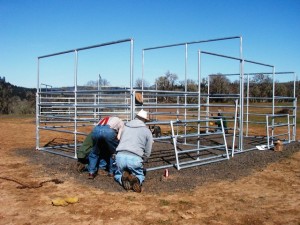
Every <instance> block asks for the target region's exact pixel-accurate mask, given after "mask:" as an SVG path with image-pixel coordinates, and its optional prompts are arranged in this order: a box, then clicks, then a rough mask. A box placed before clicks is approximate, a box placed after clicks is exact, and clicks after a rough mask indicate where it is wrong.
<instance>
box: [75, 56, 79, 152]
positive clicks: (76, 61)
mask: <svg viewBox="0 0 300 225" xmlns="http://www.w3.org/2000/svg"><path fill="white" fill-rule="evenodd" d="M74 53H75V62H74V101H75V102H74V103H75V104H74V125H75V126H74V148H75V156H74V157H75V158H77V119H78V118H77V69H78V51H77V50H75V51H74Z"/></svg>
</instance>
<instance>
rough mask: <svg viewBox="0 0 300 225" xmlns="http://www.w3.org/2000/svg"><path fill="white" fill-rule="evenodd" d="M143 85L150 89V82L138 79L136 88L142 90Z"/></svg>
mask: <svg viewBox="0 0 300 225" xmlns="http://www.w3.org/2000/svg"><path fill="white" fill-rule="evenodd" d="M142 84H143V86H144V87H149V86H150V85H149V82H148V81H146V80H145V79H144V81H143V79H141V78H138V79H136V81H135V87H137V88H142Z"/></svg>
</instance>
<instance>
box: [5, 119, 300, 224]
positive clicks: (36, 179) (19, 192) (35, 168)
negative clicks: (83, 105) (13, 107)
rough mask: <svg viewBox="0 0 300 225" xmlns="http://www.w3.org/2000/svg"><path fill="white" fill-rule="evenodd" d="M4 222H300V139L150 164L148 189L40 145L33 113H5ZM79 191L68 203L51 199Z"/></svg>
mask: <svg viewBox="0 0 300 225" xmlns="http://www.w3.org/2000/svg"><path fill="white" fill-rule="evenodd" d="M0 140H1V141H0V142H1V145H0V151H1V161H0V169H1V170H0V205H1V207H0V224H23V225H30V224H83V225H85V224H100V225H101V224H124V225H126V224H130V225H132V224H146V225H147V224H243V225H244V224H245V225H247V224H249V225H255V224H257V225H258V224H259V225H260V224H293V225H294V224H295V225H299V224H300V143H299V142H294V143H291V144H289V145H286V146H285V148H284V151H282V152H274V151H271V150H268V151H249V152H245V153H243V154H238V155H236V156H235V157H234V158H232V159H230V160H228V161H222V162H218V163H214V164H209V165H204V166H199V167H194V168H191V169H184V170H180V171H177V170H175V169H173V168H172V169H169V177H168V178H164V177H163V173H164V171H163V170H157V171H149V172H148V173H147V177H146V181H145V183H144V185H143V192H142V193H134V192H126V191H124V190H123V188H122V187H121V186H119V185H118V184H117V183H116V182H115V181H113V179H112V178H110V177H108V176H105V175H99V176H97V177H96V179H95V180H88V179H87V174H85V173H82V174H78V173H77V172H76V171H75V170H74V164H75V160H73V159H70V158H66V157H61V156H57V155H54V154H50V153H45V152H40V151H37V150H35V122H34V118H33V117H25V118H13V117H0ZM68 197H72V198H73V197H77V198H78V199H79V201H78V202H77V203H74V204H68V205H66V206H53V205H52V200H55V199H65V198H68Z"/></svg>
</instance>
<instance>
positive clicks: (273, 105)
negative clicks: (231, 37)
mask: <svg viewBox="0 0 300 225" xmlns="http://www.w3.org/2000/svg"><path fill="white" fill-rule="evenodd" d="M202 53H206V54H209V55H214V56H219V57H225V58H229V59H235V60H242V59H238V58H236V57H231V56H225V55H221V54H216V53H210V52H204V51H203V52H202ZM243 61H244V62H248V63H253V64H257V65H262V66H267V67H272V70H273V72H272V73H268V74H272V75H273V79H272V81H273V82H272V84H273V85H272V86H273V88H272V98H270V99H272V107H270V108H272V114H273V115H274V113H275V99H279V98H280V99H283V98H284V99H295V98H291V97H279V98H278V97H275V74H286V73H293V72H279V73H275V67H274V66H272V65H269V64H264V63H260V62H255V61H252V60H243ZM256 74H258V73H252V75H256ZM264 74H266V73H264ZM293 74H294V92H293V93H294V96H295V73H293ZM223 75H224V74H223ZM230 75H238V74H230ZM212 76H213V75H212ZM224 76H226V74H225V75H224ZM208 85H209V81H208ZM247 87H248V88H247V93H248V94H247V114H246V115H247V128H246V132H247V133H246V136H248V124H249V120H248V115H249V112H248V109H249V92H248V91H249V75H248V79H247ZM264 99H265V98H264ZM241 101H242V100H241ZM208 105H209V104H208ZM293 108H295V106H293ZM293 114H294V115H295V114H296V113H295V110H294V111H293ZM294 121H296V120H294ZM240 122H242V120H241V121H240ZM272 123H273V125H274V119H273V120H272ZM295 126H296V123H295V122H293V128H294V129H293V137H295V136H296V134H295V132H294V131H295ZM272 132H273V130H272ZM273 135H274V134H273V133H272V136H273ZM240 136H241V137H242V138H243V135H240ZM293 140H294V138H293ZM241 150H243V145H242V149H241Z"/></svg>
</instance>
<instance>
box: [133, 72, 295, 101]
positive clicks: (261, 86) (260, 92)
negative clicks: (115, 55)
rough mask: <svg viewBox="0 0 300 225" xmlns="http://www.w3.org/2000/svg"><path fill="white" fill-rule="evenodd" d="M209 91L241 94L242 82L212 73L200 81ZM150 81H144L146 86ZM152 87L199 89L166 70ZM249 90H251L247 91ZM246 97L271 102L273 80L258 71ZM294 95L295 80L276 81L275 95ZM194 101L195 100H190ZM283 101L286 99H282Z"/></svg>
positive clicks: (138, 85) (245, 83)
mask: <svg viewBox="0 0 300 225" xmlns="http://www.w3.org/2000/svg"><path fill="white" fill-rule="evenodd" d="M245 79H246V78H245ZM208 82H209V93H210V94H211V95H221V94H222V95H226V94H228V95H229V94H239V90H240V82H239V80H235V81H231V80H230V79H229V78H228V77H227V76H225V75H223V74H221V73H219V74H211V75H210V78H209V81H208V78H203V79H202V80H201V82H200V86H201V93H208ZM141 83H142V80H141V79H138V80H137V81H136V84H135V85H136V86H137V87H141ZM145 83H146V86H147V85H148V82H147V81H146V82H144V87H145ZM148 87H150V88H151V89H154V88H155V89H157V90H168V91H184V90H185V88H186V89H187V91H189V92H195V91H198V81H195V80H192V79H187V81H186V82H185V81H179V80H178V76H177V75H176V74H174V73H171V72H169V71H168V72H166V73H165V74H164V75H162V76H160V77H158V78H157V79H156V80H155V85H152V86H150V85H148ZM299 87H300V83H299V82H298V81H296V97H299V95H300V92H299ZM246 90H249V91H246ZM244 91H245V97H247V94H248V95H249V99H250V101H251V102H270V101H272V96H273V80H272V78H271V76H270V75H268V74H261V73H258V74H256V75H253V76H252V78H250V79H249V86H248V85H247V80H245V82H244ZM293 95H294V82H293V81H289V82H278V81H275V96H284V97H293ZM190 101H193V100H190ZM212 101H217V102H226V101H228V99H226V98H219V99H218V98H214V99H213V100H212ZM281 101H285V100H284V99H282V100H281Z"/></svg>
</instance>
